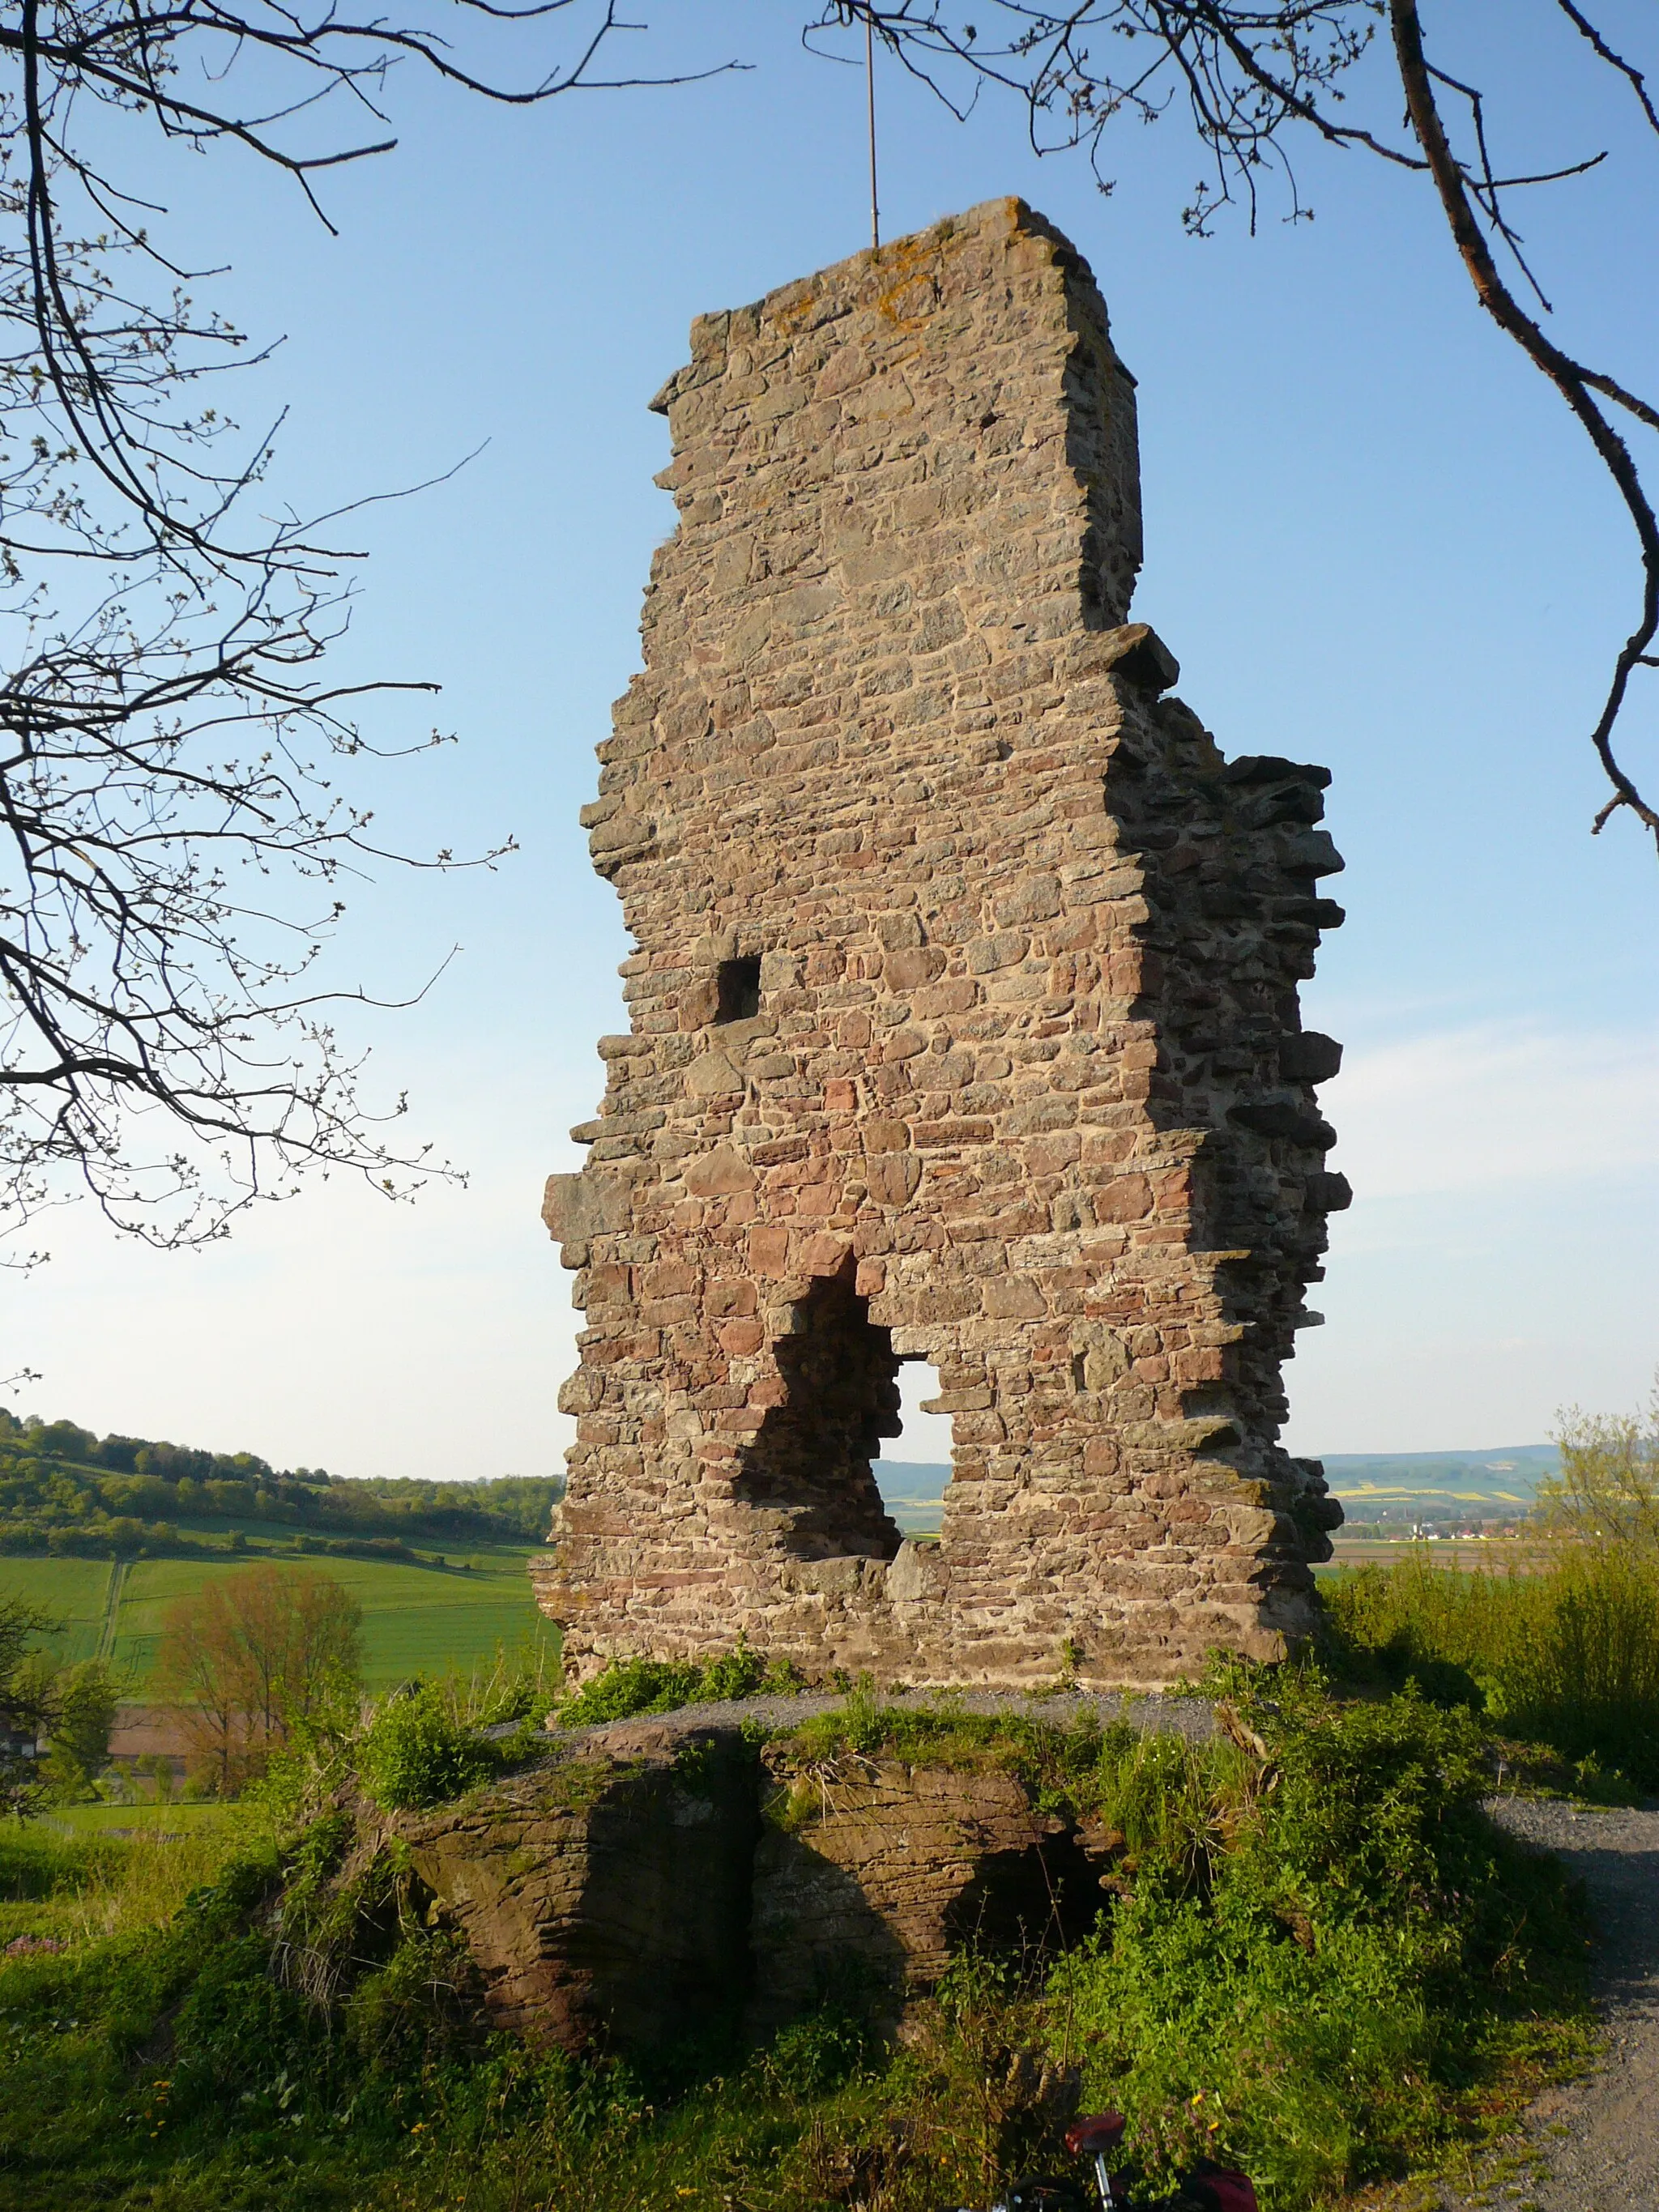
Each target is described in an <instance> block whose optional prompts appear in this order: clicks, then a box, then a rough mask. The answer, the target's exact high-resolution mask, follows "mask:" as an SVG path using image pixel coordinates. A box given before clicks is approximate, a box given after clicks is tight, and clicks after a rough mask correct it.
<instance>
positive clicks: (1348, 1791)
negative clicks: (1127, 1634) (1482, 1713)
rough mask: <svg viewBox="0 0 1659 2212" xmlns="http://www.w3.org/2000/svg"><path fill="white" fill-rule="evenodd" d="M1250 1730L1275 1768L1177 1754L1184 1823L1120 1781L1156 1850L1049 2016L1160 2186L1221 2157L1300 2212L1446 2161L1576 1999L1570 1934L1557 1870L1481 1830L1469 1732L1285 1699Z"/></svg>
mask: <svg viewBox="0 0 1659 2212" xmlns="http://www.w3.org/2000/svg"><path fill="white" fill-rule="evenodd" d="M1248 1722H1249V1729H1250V1731H1251V1733H1252V1734H1254V1735H1257V1737H1258V1738H1259V1739H1260V1740H1261V1741H1262V1742H1263V1746H1264V1748H1265V1753H1266V1756H1265V1758H1263V1757H1261V1755H1259V1754H1257V1753H1254V1752H1246V1751H1244V1750H1243V1748H1242V1747H1241V1750H1240V1753H1239V1755H1238V1756H1237V1758H1234V1759H1229V1758H1228V1757H1227V1755H1226V1754H1225V1753H1224V1752H1222V1751H1220V1750H1219V1749H1217V1748H1212V1749H1211V1750H1209V1751H1207V1752H1205V1753H1197V1752H1194V1751H1192V1750H1190V1749H1189V1748H1188V1747H1185V1746H1182V1747H1180V1749H1179V1751H1176V1750H1175V1749H1174V1748H1173V1747H1171V1750H1170V1753H1169V1754H1168V1755H1169V1756H1170V1763H1171V1771H1170V1774H1169V1776H1168V1777H1167V1778H1166V1780H1165V1784H1164V1790H1163V1793H1162V1794H1163V1796H1164V1802H1166V1803H1167V1804H1169V1805H1170V1806H1171V1807H1172V1808H1181V1807H1182V1805H1183V1804H1184V1810H1178V1811H1177V1815H1176V1819H1175V1820H1174V1821H1173V1822H1170V1821H1168V1820H1164V1821H1162V1822H1160V1821H1159V1820H1158V1819H1157V1818H1156V1817H1149V1815H1150V1814H1151V1808H1150V1807H1148V1806H1147V1804H1146V1796H1145V1792H1144V1790H1141V1789H1140V1788H1139V1786H1138V1785H1136V1784H1135V1779H1134V1778H1133V1777H1132V1776H1126V1774H1125V1772H1124V1769H1123V1767H1122V1766H1121V1765H1119V1767H1118V1770H1117V1773H1116V1775H1115V1777H1113V1778H1109V1779H1108V1782H1107V1785H1106V1789H1105V1790H1104V1793H1103V1796H1104V1800H1105V1802H1108V1803H1112V1802H1115V1804H1116V1805H1117V1806H1118V1807H1119V1808H1122V1810H1123V1811H1127V1810H1129V1809H1130V1808H1132V1807H1135V1808H1136V1810H1137V1811H1138V1814H1139V1830H1140V1834H1141V1835H1142V1837H1143V1838H1145V1842H1144V1844H1143V1847H1142V1849H1141V1850H1140V1851H1139V1853H1134V1854H1133V1856H1134V1857H1136V1859H1137V1862H1138V1863H1136V1864H1135V1865H1134V1867H1133V1879H1132V1881H1130V1882H1129V1883H1128V1884H1127V1893H1126V1894H1125V1895H1123V1896H1122V1898H1121V1900H1120V1902H1119V1903H1118V1904H1117V1905H1116V1907H1115V1911H1114V1912H1113V1914H1112V1917H1111V1919H1110V1922H1109V1925H1108V1926H1107V1927H1105V1928H1103V1929H1102V1931H1101V1933H1100V1934H1099V1935H1098V1936H1097V1937H1096V1939H1095V1940H1094V1942H1092V1943H1091V1944H1090V1945H1088V1946H1086V1947H1085V1948H1084V1949H1082V1950H1081V1951H1079V1952H1078V1953H1075V1954H1073V1955H1072V1956H1071V1957H1069V1958H1067V1959H1066V1960H1064V1961H1062V1963H1061V1964H1060V1966H1059V1968H1058V1969H1057V1970H1056V1972H1055V1973H1054V1977H1053V1979H1052V1982H1051V1984H1050V2003H1051V2005H1052V2006H1054V2007H1058V2008H1066V2009H1067V2010H1068V2011H1069V2014H1070V2017H1071V2020H1072V2022H1073V2027H1074V2028H1075V2030H1076V2031H1078V2032H1079V2033H1081V2035H1082V2037H1083V2039H1084V2040H1085V2044H1086V2045H1087V2047H1088V2049H1089V2052H1090V2057H1089V2069H1090V2073H1091V2076H1092V2077H1093V2079H1094V2082H1095V2084H1096V2093H1097V2094H1098V2095H1100V2096H1102V2097H1103V2098H1106V2099H1108V2100H1109V2101H1110V2102H1113V2103H1115V2104H1117V2105H1119V2106H1121V2108H1122V2109H1123V2110H1124V2111H1125V2112H1127V2113H1128V2114H1129V2115H1130V2117H1131V2118H1132V2120H1133V2122H1134V2126H1135V2137H1136V2143H1137V2148H1139V2153H1140V2154H1141V2156H1142V2158H1143V2159H1144V2160H1146V2162H1147V2163H1148V2165H1149V2166H1151V2167H1152V2169H1154V2170H1156V2171H1161V2172H1164V2174H1165V2175H1166V2176H1167V2175H1168V2174H1169V2173H1170V2172H1171V2171H1172V2170H1173V2169H1176V2168H1178V2166H1180V2164H1181V2163H1182V2160H1188V2159H1190V2157H1191V2155H1192V2154H1193V2153H1194V2149H1195V2148H1197V2147H1198V2146H1199V2145H1200V2142H1201V2141H1202V2139H1203V2138H1206V2137H1208V2138H1210V2139H1211V2140H1212V2141H1215V2142H1218V2143H1219V2144H1221V2145H1222V2146H1224V2147H1225V2149H1226V2151H1227V2154H1228V2155H1229V2156H1230V2157H1231V2158H1235V2159H1237V2160H1238V2161H1239V2162H1240V2163H1242V2164H1243V2165H1244V2166H1246V2167H1247V2168H1248V2169H1249V2172H1251V2173H1252V2175H1253V2176H1255V2179H1257V2181H1258V2182H1259V2183H1260V2184H1261V2185H1263V2195H1264V2201H1265V2202H1267V2203H1272V2204H1306V2203H1317V2202H1319V2201H1321V2200H1322V2197H1325V2196H1327V2195H1328V2194H1332V2193H1335V2192H1337V2191H1341V2190H1344V2189H1347V2188H1352V2187H1355V2186H1358V2185H1361V2184H1363V2183H1364V2182H1366V2181H1368V2180H1371V2179H1377V2178H1379V2177H1381V2176H1383V2175H1384V2174H1386V2173H1388V2172H1391V2171H1394V2170H1396V2169H1397V2168H1399V2167H1401V2166H1403V2165H1405V2164H1406V2163H1407V2162H1409V2161H1411V2160H1415V2159H1419V2158H1421V2157H1423V2156H1425V2155H1427V2154H1431V2153H1432V2151H1433V2149H1434V2148H1435V2146H1436V2145H1437V2143H1442V2142H1446V2141H1447V2140H1448V2139H1449V2136H1451V2134H1452V2133H1453V2131H1454V2130H1455V2126H1456V2124H1457V2123H1458V2121H1459V2119H1460V2118H1467V2117H1468V2113H1467V2112H1466V2111H1465V2110H1464V2109H1463V2108H1464V2107H1465V2106H1466V2105H1467V2101H1468V2096H1469V2093H1471V2092H1472V2091H1473V2090H1474V2087H1475V2085H1476V2084H1478V2083H1479V2082H1480V2081H1482V2080H1483V2079H1485V2078H1486V2076H1487V2075H1489V2074H1490V2072H1491V2071H1492V2067H1493V2064H1494V2062H1495V2060H1496V2059H1497V2058H1498V2055H1499V2054H1500V2053H1501V2051H1503V2050H1504V2047H1505V2045H1506V2041H1508V2040H1510V2039H1512V2038H1513V2035H1514V2033H1515V2027H1514V2024H1515V2022H1516V2021H1517V2020H1520V2019H1522V2018H1523V2017H1524V2015H1526V2014H1527V2012H1528V2009H1529V2008H1530V2007H1531V2006H1533V2005H1535V2004H1537V2003H1538V2002H1540V2000H1541V1999H1543V2000H1547V1999H1548V1997H1549V1995H1550V1991H1551V1989H1552V1985H1553V1984H1560V1986H1561V1987H1562V1988H1564V1989H1565V1988H1567V1987H1569V1986H1570V1985H1571V1979H1572V1975H1573V1972H1574V1971H1575V1963H1576V1962H1575V1954H1574V1944H1575V1941H1576V1936H1575V1931H1574V1923H1573V1917H1572V1914H1571V1911H1570V1909H1569V1906H1568V1904H1567V1900H1566V1899H1565V1891H1564V1887H1563V1884H1562V1881H1561V1879H1560V1877H1559V1872H1558V1870H1557V1869H1555V1868H1554V1866H1553V1863H1544V1862H1539V1861H1536V1860H1534V1859H1532V1858H1531V1857H1528V1856H1526V1855H1524V1854H1522V1853H1520V1852H1518V1851H1517V1850H1515V1849H1514V1848H1512V1847H1511V1846H1510V1845H1509V1844H1506V1843H1505V1841H1504V1838H1502V1837H1501V1835H1499V1834H1498V1832H1497V1831H1495V1830H1494V1828H1493V1827H1492V1824H1491V1822H1490V1821H1489V1820H1487V1819H1486V1815H1485V1814H1484V1813H1483V1812H1482V1810H1481V1808H1480V1798H1481V1796H1482V1793H1483V1791H1484V1790H1486V1788H1487V1787H1489V1782H1488V1779H1487V1776H1486V1767H1485V1764H1484V1760H1483V1756H1482V1753H1483V1738H1482V1736H1481V1734H1480V1730H1479V1729H1478V1727H1477V1725H1476V1723H1475V1722H1474V1719H1473V1717H1471V1716H1470V1715H1469V1714H1468V1712H1467V1711H1449V1712H1447V1711H1440V1710H1437V1708H1436V1707H1434V1706H1432V1705H1429V1704H1428V1703H1426V1702H1425V1700H1424V1699H1422V1698H1421V1697H1419V1695H1417V1694H1416V1693H1415V1692H1412V1691H1408V1692H1406V1693H1405V1694H1403V1695H1400V1696H1396V1697H1394V1698H1391V1699H1388V1700H1387V1701H1386V1702H1363V1703H1358V1704H1354V1705H1340V1704H1337V1703H1335V1702H1334V1701H1333V1700H1331V1699H1328V1697H1326V1696H1325V1694H1324V1693H1323V1692H1322V1689H1321V1687H1320V1686H1319V1685H1318V1684H1317V1682H1316V1681H1313V1682H1306V1681H1304V1683H1302V1684H1300V1685H1298V1684H1296V1683H1294V1682H1288V1681H1287V1682H1285V1683H1284V1684H1282V1685H1281V1686H1280V1688H1279V1697H1278V1699H1276V1700H1275V1702H1274V1704H1273V1705H1264V1704H1263V1703H1262V1701H1261V1700H1260V1699H1255V1700H1254V1701H1253V1702H1251V1703H1250V1704H1249V1706H1248ZM1182 1761H1184V1762H1185V1763H1186V1764H1187V1765H1188V1769H1189V1772H1188V1777H1187V1778H1186V1780H1185V1782H1184V1783H1182V1782H1180V1781H1179V1780H1178V1778H1177V1775H1176V1771H1175V1769H1176V1765H1178V1764H1179V1763H1181V1762H1182ZM1126 1780H1128V1781H1130V1782H1131V1784H1132V1786H1131V1787H1130V1788H1129V1789H1128V1790H1127V1791H1126V1790H1125V1787H1124V1784H1125V1781H1126ZM1137 1800H1139V1804H1138V1806H1137V1805H1136V1801H1137ZM1117 1817H1118V1818H1119V1819H1120V1821H1121V1812H1120V1814H1118V1816H1117ZM1122 1825H1124V1826H1126V1827H1127V1825H1128V1823H1127V1822H1123V1823H1122ZM1160 1829H1161V1832H1160ZM1126 1842H1127V1838H1126Z"/></svg>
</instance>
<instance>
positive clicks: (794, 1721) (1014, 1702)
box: [486, 1690, 1216, 1746]
mask: <svg viewBox="0 0 1659 2212" xmlns="http://www.w3.org/2000/svg"><path fill="white" fill-rule="evenodd" d="M846 1702H847V1701H846V1699H845V1698H844V1697H841V1696H838V1695H833V1694H830V1693H828V1692H808V1693H807V1694H805V1695H804V1696H801V1697H793V1698H788V1697H779V1698H742V1699H730V1700H728V1701H727V1702H726V1703H724V1704H713V1705H680V1706H677V1707H676V1709H675V1710H674V1711H672V1712H669V1713H660V1714H652V1715H650V1716H647V1715H645V1714H641V1715H640V1716H639V1717H638V1721H637V1723H636V1722H635V1721H602V1722H599V1723H596V1724H595V1725H594V1726H592V1727H589V1728H580V1729H558V1728H553V1727H551V1726H550V1729H549V1733H550V1735H553V1736H555V1737H556V1738H558V1739H560V1740H562V1741H564V1742H566V1743H568V1744H570V1745H572V1746H574V1745H576V1744H580V1743H583V1742H586V1741H589V1740H591V1739H592V1738H593V1737H595V1736H597V1735H601V1734H602V1733H603V1732H604V1731H605V1729H613V1728H633V1727H635V1726H636V1725H641V1724H643V1723H645V1722H646V1721H647V1718H648V1719H649V1721H650V1724H651V1725H652V1727H653V1728H656V1729H663V1728H665V1729H669V1730H670V1731H671V1733H673V1734H676V1735H678V1733H679V1732H680V1731H681V1730H682V1729H685V1730H692V1729H700V1728H738V1727H741V1726H742V1724H743V1723H744V1722H745V1721H749V1722H752V1723H759V1724H760V1725H762V1726H763V1727H765V1728H769V1729H789V1728H795V1727H798V1726H799V1723H801V1722H802V1721H805V1720H810V1719H811V1718H812V1717H813V1716H814V1715H815V1714H817V1713H827V1712H833V1711H835V1709H836V1706H837V1705H844V1704H845V1703H846ZM883 1702H884V1703H885V1704H887V1705H901V1706H902V1705H909V1706H913V1707H914V1708H915V1710H916V1711H921V1712H925V1711H946V1712H951V1711H956V1712H969V1713H1010V1714H1020V1715H1023V1716H1024V1717H1025V1718H1027V1719H1029V1720H1039V1721H1048V1722H1049V1723H1051V1724H1052V1725H1053V1726H1054V1727H1056V1728H1060V1727H1063V1726H1064V1725H1065V1724H1066V1722H1068V1721H1074V1720H1076V1719H1078V1718H1079V1716H1080V1715H1082V1714H1085V1713H1088V1714H1091V1715H1093V1716H1094V1717H1097V1719H1099V1720H1100V1721H1102V1722H1109V1721H1127V1722H1128V1723H1129V1725H1130V1726H1131V1727H1132V1728H1136V1729H1139V1730H1140V1732H1141V1734H1142V1735H1184V1736H1188V1737H1189V1738H1190V1739H1191V1740H1192V1741H1194V1742H1195V1743H1203V1742H1206V1741H1208V1740H1209V1738H1210V1737H1212V1735H1214V1734H1215V1732H1216V1719H1215V1709H1214V1707H1213V1706H1212V1705H1211V1704H1210V1703H1209V1701H1208V1700H1207V1699H1204V1698H1171V1697H1165V1696H1164V1694H1163V1693H1162V1692H1160V1691H1157V1690H1147V1691H1135V1690H1093V1691H1091V1690H1051V1691H1046V1692H1032V1693H1031V1694H1030V1695H1023V1694H1022V1693H1021V1692H1018V1691H1016V1690H953V1691H951V1692H948V1693H947V1692H943V1691H927V1690H917V1691H913V1692H904V1691H886V1692H884V1693H883ZM486 1733H487V1734H489V1735H509V1734H510V1733H511V1726H510V1724H509V1725H507V1726H504V1727H501V1728H499V1729H489V1730H487V1731H486Z"/></svg>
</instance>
